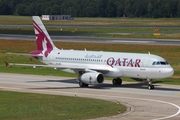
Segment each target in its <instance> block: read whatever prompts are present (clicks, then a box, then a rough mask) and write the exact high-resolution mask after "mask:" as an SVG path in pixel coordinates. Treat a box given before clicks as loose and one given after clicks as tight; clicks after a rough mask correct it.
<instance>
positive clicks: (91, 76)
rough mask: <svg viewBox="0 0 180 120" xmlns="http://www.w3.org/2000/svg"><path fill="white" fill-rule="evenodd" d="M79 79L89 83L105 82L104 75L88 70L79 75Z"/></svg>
mask: <svg viewBox="0 0 180 120" xmlns="http://www.w3.org/2000/svg"><path fill="white" fill-rule="evenodd" d="M78 80H79V81H80V82H83V83H85V84H88V85H96V84H99V83H103V82H104V75H103V74H101V73H98V72H87V73H84V74H82V75H79V76H78Z"/></svg>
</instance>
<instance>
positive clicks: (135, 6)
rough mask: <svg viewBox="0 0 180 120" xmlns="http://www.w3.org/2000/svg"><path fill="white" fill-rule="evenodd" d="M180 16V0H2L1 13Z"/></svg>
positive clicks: (24, 14) (79, 15)
mask: <svg viewBox="0 0 180 120" xmlns="http://www.w3.org/2000/svg"><path fill="white" fill-rule="evenodd" d="M45 14H48V15H57V14H61V15H62V14H71V15H72V16H74V17H123V16H127V17H149V18H172V17H176V18H178V17H180V0H0V15H23V16H32V15H39V16H40V15H45Z"/></svg>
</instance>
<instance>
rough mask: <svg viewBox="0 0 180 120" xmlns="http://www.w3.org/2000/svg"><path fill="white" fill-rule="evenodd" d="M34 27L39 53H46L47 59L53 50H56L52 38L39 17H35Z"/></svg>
mask: <svg viewBox="0 0 180 120" xmlns="http://www.w3.org/2000/svg"><path fill="white" fill-rule="evenodd" d="M32 18H33V25H34V31H35V35H36V45H37V49H38V51H41V52H42V51H44V55H45V57H47V56H48V55H49V54H50V53H51V51H52V50H54V49H56V47H55V45H54V44H53V42H52V40H51V37H50V36H49V34H48V32H47V30H46V28H45V27H44V24H43V23H42V21H41V19H40V17H39V16H33V17H32Z"/></svg>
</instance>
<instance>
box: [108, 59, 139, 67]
mask: <svg viewBox="0 0 180 120" xmlns="http://www.w3.org/2000/svg"><path fill="white" fill-rule="evenodd" d="M140 62H141V59H134V60H133V59H128V58H121V59H120V58H118V59H115V58H113V57H110V58H108V59H107V65H109V66H111V67H113V66H129V67H140Z"/></svg>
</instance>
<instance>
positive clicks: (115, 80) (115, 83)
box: [112, 78, 122, 85]
mask: <svg viewBox="0 0 180 120" xmlns="http://www.w3.org/2000/svg"><path fill="white" fill-rule="evenodd" d="M112 83H113V85H121V84H122V80H121V79H120V78H117V79H113V80H112Z"/></svg>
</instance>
